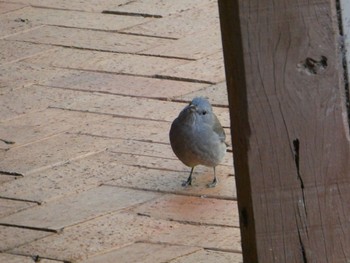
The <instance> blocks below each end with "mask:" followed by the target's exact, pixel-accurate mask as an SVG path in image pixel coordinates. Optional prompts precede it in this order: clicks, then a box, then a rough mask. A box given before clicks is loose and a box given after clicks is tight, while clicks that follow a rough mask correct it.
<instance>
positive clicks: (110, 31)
mask: <svg viewBox="0 0 350 263" xmlns="http://www.w3.org/2000/svg"><path fill="white" fill-rule="evenodd" d="M141 24H142V23H141ZM46 25H47V26H54V27H60V28H70V29H82V30H89V31H95V32H106V33H118V34H122V35H130V36H140V37H149V38H156V39H168V40H179V38H177V37H163V36H156V35H148V34H142V33H133V32H128V31H121V30H127V29H129V28H128V27H127V28H123V29H121V30H120V29H119V30H112V29H100V28H88V27H75V26H65V25H59V24H57V25H56V24H46ZM132 27H134V26H131V27H130V28H132Z"/></svg>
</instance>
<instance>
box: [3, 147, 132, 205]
mask: <svg viewBox="0 0 350 263" xmlns="http://www.w3.org/2000/svg"><path fill="white" fill-rule="evenodd" d="M135 170H137V168H135V167H132V166H126V165H121V164H120V163H118V162H117V161H116V158H115V157H114V156H113V155H111V154H109V153H107V152H101V153H97V154H92V155H89V156H87V157H85V158H81V159H77V160H73V161H70V162H68V163H65V164H62V165H58V166H54V167H50V168H48V169H46V170H44V171H38V172H35V173H32V174H30V175H28V176H24V177H21V178H19V179H17V180H12V181H10V182H7V183H4V184H3V185H0V193H1V196H4V197H8V198H21V199H25V200H32V201H36V202H40V203H47V202H50V201H53V200H55V199H59V198H62V197H65V196H69V195H71V194H78V193H81V192H83V191H86V190H88V189H91V188H94V187H97V186H99V185H101V184H102V183H105V182H108V181H111V180H114V179H116V178H118V177H120V176H123V175H124V174H133V173H134V172H135ZM28 189H30V191H29V190H28Z"/></svg>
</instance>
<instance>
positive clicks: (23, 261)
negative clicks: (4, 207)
mask: <svg viewBox="0 0 350 263" xmlns="http://www.w3.org/2000/svg"><path fill="white" fill-rule="evenodd" d="M0 7H1V5H0ZM0 262H4V263H5V262H6V263H35V261H34V259H33V258H32V257H26V256H20V255H13V254H7V253H1V252H0Z"/></svg>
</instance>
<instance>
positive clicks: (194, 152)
mask: <svg viewBox="0 0 350 263" xmlns="http://www.w3.org/2000/svg"><path fill="white" fill-rule="evenodd" d="M169 138H170V144H171V147H172V149H173V151H174V153H175V155H176V156H177V157H178V158H179V159H180V161H182V162H183V163H184V164H185V165H187V166H189V167H191V172H190V176H189V177H188V179H187V181H186V182H184V183H183V184H182V185H183V186H188V185H192V173H193V170H194V167H195V166H197V165H200V164H201V165H205V166H209V167H213V169H214V179H213V182H212V183H210V184H208V185H207V186H208V187H215V186H216V184H217V182H218V179H217V178H216V174H215V167H216V166H217V165H218V164H219V163H220V162H221V161H222V159H223V158H224V156H225V153H226V143H225V139H226V135H225V131H224V129H223V128H222V126H221V124H220V121H219V120H218V118H217V117H216V115H215V114H214V113H213V109H212V106H211V105H210V103H209V101H208V100H207V99H205V98H203V97H196V98H194V99H193V100H192V101H191V102H190V104H189V105H187V106H186V107H185V108H184V109H183V110H182V111H181V112H180V114H179V116H178V117H177V118H176V119H175V120H174V121H173V123H172V125H171V128H170V133H169Z"/></svg>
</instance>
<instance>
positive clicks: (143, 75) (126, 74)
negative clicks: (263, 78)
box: [53, 54, 228, 108]
mask: <svg viewBox="0 0 350 263" xmlns="http://www.w3.org/2000/svg"><path fill="white" fill-rule="evenodd" d="M133 55H138V54H133ZM53 67H54V68H58V69H66V70H76V71H84V72H95V73H103V74H113V75H122V76H131V77H143V78H152V79H166V80H172V81H181V82H190V83H199V84H210V85H215V84H217V83H215V82H211V81H206V80H200V79H190V78H180V77H172V76H166V75H160V74H153V75H145V74H134V73H127V72H114V71H106V70H97V69H83V68H73V67H59V66H53ZM164 100H167V99H164ZM225 107H227V108H228V106H225Z"/></svg>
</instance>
